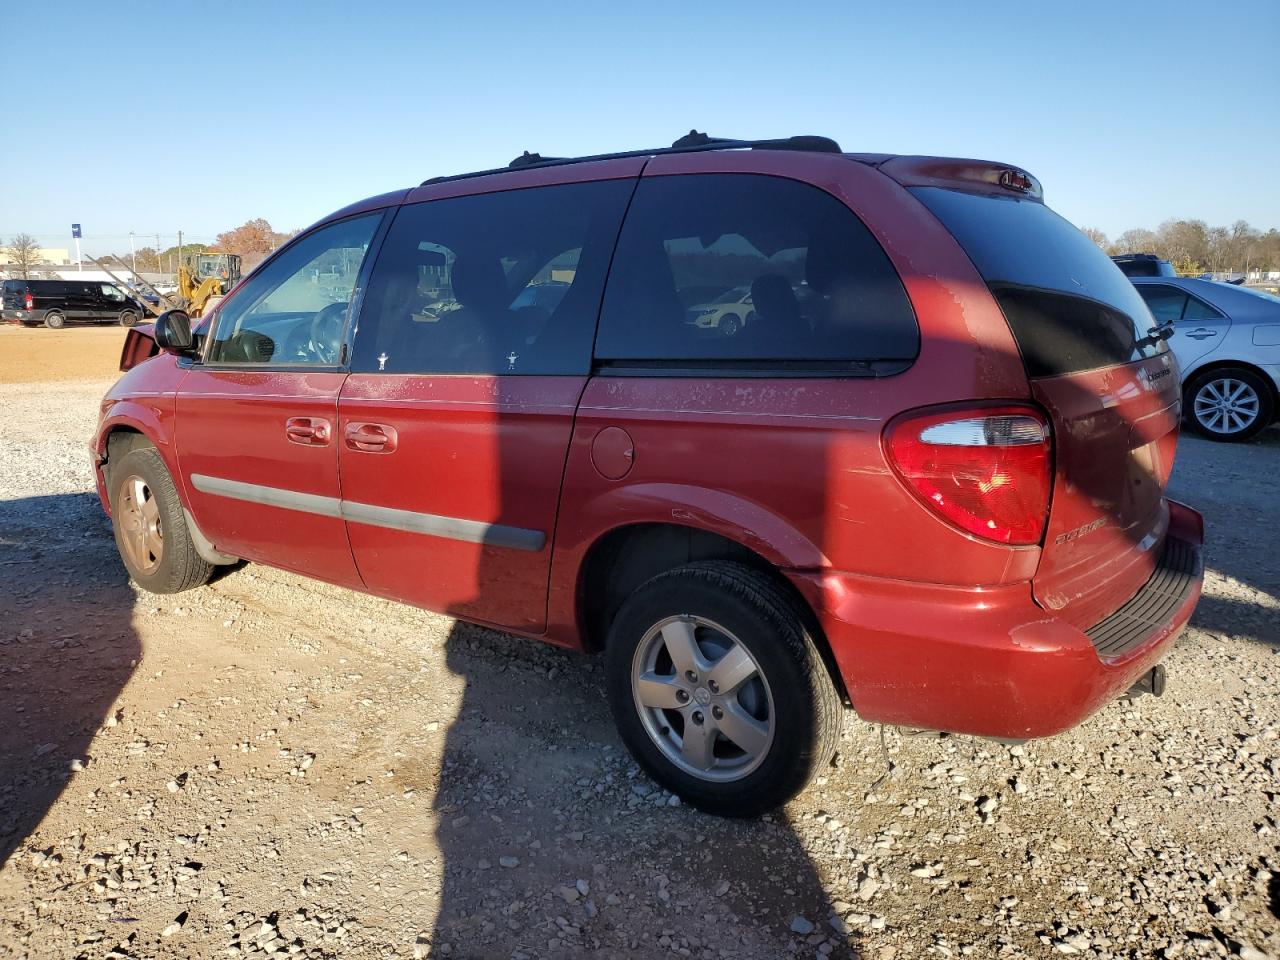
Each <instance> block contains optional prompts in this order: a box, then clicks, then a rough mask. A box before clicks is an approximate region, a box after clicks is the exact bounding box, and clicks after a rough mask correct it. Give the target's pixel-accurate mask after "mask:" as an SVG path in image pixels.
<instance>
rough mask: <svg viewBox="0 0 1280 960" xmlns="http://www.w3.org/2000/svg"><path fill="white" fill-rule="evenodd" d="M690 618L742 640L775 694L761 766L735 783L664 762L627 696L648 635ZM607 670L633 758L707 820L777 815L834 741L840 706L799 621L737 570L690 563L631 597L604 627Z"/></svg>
mask: <svg viewBox="0 0 1280 960" xmlns="http://www.w3.org/2000/svg"><path fill="white" fill-rule="evenodd" d="M690 616H691V617H696V618H699V619H705V620H707V621H712V622H714V623H715V624H717V625H721V626H723V628H724V629H725V631H726V632H727V633H729V634H731V635H732V636H733V637H734V639H735V640H736V641H737V642H738V643H741V644H742V645H743V646H744V647H745V648H746V650H747V652H748V653H749V654H750V656H751V658H752V659H753V660H754V662H755V664H756V665H757V666H758V668H759V671H758V672H759V676H760V678H761V680H763V681H765V682H766V683H767V689H768V690H769V691H770V693H769V694H767V695H768V696H771V697H772V701H771V709H770V717H769V719H770V721H771V723H772V739H771V740H770V741H769V745H768V746H767V747H766V748H764V749H763V750H762V751H761V753H760V754H759V755H760V756H761V757H762V758H763V759H761V760H759V761H758V765H757V766H755V767H754V768H753V769H751V770H750V772H748V773H746V774H745V775H744V776H741V777H739V778H737V779H731V780H726V781H715V780H710V779H706V778H704V777H703V776H698V775H695V774H694V773H691V772H689V771H687V770H686V769H684V768H682V767H681V766H679V765H677V763H676V762H674V761H673V760H671V759H669V758H668V756H667V755H666V754H665V753H664V752H663V749H662V748H661V747H659V745H658V742H657V741H656V740H655V738H654V736H653V735H651V734H650V732H649V730H648V729H647V728H646V721H645V719H644V717H643V713H642V711H643V709H644V708H642V707H641V706H640V705H639V704H638V702H637V698H636V696H635V694H633V683H632V677H633V667H634V666H635V665H636V663H637V662H640V660H641V658H642V654H641V652H640V651H641V650H642V645H644V644H645V638H646V637H647V636H650V635H651V633H652V630H653V628H654V627H655V626H656V625H657V624H660V623H662V622H663V621H668V620H671V619H673V618H682V617H690ZM650 643H652V641H650ZM605 669H606V674H607V683H608V693H609V703H610V707H611V708H612V710H613V716H614V721H615V722H616V724H617V726H618V732H619V733H620V734H621V736H622V740H623V742H624V743H626V745H627V748H628V749H629V750H630V751H631V753H632V755H633V756H634V757H635V758H636V760H637V761H638V762H639V763H640V765H641V766H642V767H643V768H644V769H645V770H646V771H647V772H648V773H649V775H650V776H651V777H653V779H654V780H656V781H657V782H658V783H660V784H662V786H663V787H665V788H666V789H668V790H670V791H671V792H672V793H674V794H676V795H677V796H679V797H680V798H681V799H682V800H683V801H685V802H687V803H689V804H692V805H693V806H695V807H698V808H700V809H702V810H705V811H707V812H709V813H715V814H720V815H723V816H730V817H755V816H758V815H760V814H762V813H767V812H768V811H770V810H773V809H775V808H776V807H778V806H779V805H781V804H783V803H785V802H786V801H787V800H789V799H791V797H793V796H795V794H797V793H798V792H799V791H800V790H801V789H803V788H804V786H805V785H806V784H807V783H808V782H809V781H810V780H811V779H812V778H813V777H814V776H815V775H816V774H817V773H818V772H819V771H820V770H821V769H822V768H823V766H824V765H825V764H827V763H828V762H829V761H830V759H831V757H832V756H833V755H834V754H835V751H836V748H837V746H838V743H839V739H840V729H841V723H842V719H843V705H842V703H841V700H840V696H839V694H838V693H837V691H836V688H835V686H834V685H833V683H832V681H831V677H830V675H829V674H828V673H827V668H826V665H825V664H824V663H823V660H822V656H821V654H820V653H819V652H818V649H817V647H816V646H815V644H814V641H813V638H812V637H811V636H810V634H809V631H808V630H807V629H806V627H805V618H804V617H803V616H802V615H801V614H800V611H799V610H798V609H797V607H796V605H795V603H794V602H793V601H792V599H791V598H790V597H789V596H788V594H787V593H786V592H785V591H784V590H783V589H782V588H781V587H780V586H779V585H778V584H777V583H776V582H774V581H773V580H772V579H770V578H769V577H768V576H766V575H764V574H762V573H760V572H758V571H755V570H752V569H750V568H748V567H744V566H742V565H740V564H737V563H731V562H727V561H720V560H706V561H698V562H696V563H690V564H687V565H685V566H682V567H677V568H676V569H674V570H670V571H668V572H666V573H662V574H659V575H658V576H656V577H654V578H653V579H652V580H649V581H648V582H647V583H645V584H644V585H643V586H641V587H640V588H639V589H638V590H636V592H635V593H633V594H632V595H631V596H630V597H629V598H628V599H627V600H626V602H625V603H623V605H622V608H621V609H620V610H619V611H618V614H617V616H616V617H615V618H614V620H613V624H612V626H611V627H610V629H609V636H608V647H607V649H606V651H605ZM702 682H704V683H706V680H705V679H704V680H703V681H702ZM698 703H703V704H705V703H706V700H704V699H699V700H698ZM688 705H689V706H690V707H696V704H694V703H692V702H689V704H688ZM717 748H718V747H717Z"/></svg>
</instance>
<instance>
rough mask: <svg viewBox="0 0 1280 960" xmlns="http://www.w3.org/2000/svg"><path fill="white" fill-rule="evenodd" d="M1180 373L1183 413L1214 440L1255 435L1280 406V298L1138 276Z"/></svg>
mask: <svg viewBox="0 0 1280 960" xmlns="http://www.w3.org/2000/svg"><path fill="white" fill-rule="evenodd" d="M1131 280H1132V281H1133V284H1134V286H1135V287H1136V288H1137V291H1138V293H1139V295H1140V296H1141V297H1142V299H1143V300H1145V301H1146V302H1147V306H1148V307H1150V308H1151V313H1152V315H1154V316H1155V318H1156V320H1157V321H1158V322H1159V323H1160V324H1162V325H1171V335H1170V337H1169V346H1170V348H1171V349H1172V350H1173V352H1174V355H1175V356H1176V357H1177V358H1178V366H1179V368H1180V369H1181V371H1182V384H1183V387H1182V390H1183V398H1184V399H1183V411H1184V413H1185V414H1186V416H1187V419H1188V420H1189V421H1190V423H1191V424H1192V425H1193V426H1194V427H1195V429H1196V431H1197V432H1198V433H1200V434H1202V435H1203V436H1206V437H1208V438H1210V439H1211V440H1226V441H1240V440H1248V439H1250V438H1252V437H1255V436H1257V435H1258V434H1259V433H1260V432H1261V431H1263V430H1265V429H1266V428H1267V427H1268V426H1269V425H1270V424H1271V423H1273V422H1274V421H1275V418H1276V414H1277V411H1278V410H1280V402H1278V401H1280V297H1274V296H1272V295H1271V294H1268V293H1263V292H1262V291H1260V290H1251V289H1249V288H1248V287H1242V286H1236V285H1234V284H1227V283H1218V282H1216V281H1212V280H1201V279H1198V278H1191V277H1132V278H1131Z"/></svg>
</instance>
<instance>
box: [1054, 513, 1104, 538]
mask: <svg viewBox="0 0 1280 960" xmlns="http://www.w3.org/2000/svg"><path fill="white" fill-rule="evenodd" d="M1106 525H1107V518H1106V517H1099V518H1098V519H1097V520H1094V521H1092V522H1090V523H1086V524H1085V525H1084V526H1083V527H1076V528H1075V529H1074V530H1068V531H1067V532H1066V533H1060V534H1058V535H1057V536H1056V537H1054V538H1053V542H1054V543H1066V542H1067V541H1068V540H1075V539H1077V538H1079V537H1083V536H1084V535H1085V534H1086V533H1093V531H1095V530H1097V529H1098V528H1099V527H1105V526H1106Z"/></svg>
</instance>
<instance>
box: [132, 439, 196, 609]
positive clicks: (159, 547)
mask: <svg viewBox="0 0 1280 960" xmlns="http://www.w3.org/2000/svg"><path fill="white" fill-rule="evenodd" d="M108 467H109V469H108V474H107V482H108V490H109V491H110V494H111V525H112V527H113V528H114V530H115V535H116V547H117V548H118V549H119V550H120V559H121V560H123V561H124V565H125V569H126V570H128V571H129V576H130V577H132V578H133V580H134V582H135V583H137V585H138V586H140V587H142V589H143V590H146V591H148V592H149V593H180V592H182V591H183V590H190V589H192V588H193V587H198V586H200V585H202V584H204V583H205V582H207V581H208V579H209V577H210V576H211V575H212V574H213V565H212V564H210V563H209V562H208V561H206V560H205V559H204V558H202V557H201V556H200V554H199V553H198V552H197V551H196V547H195V542H194V541H193V540H192V539H191V533H190V532H189V531H188V529H187V519H186V516H185V515H184V513H183V510H182V500H181V499H180V498H179V497H178V491H177V488H176V487H175V486H174V483H173V477H171V476H170V475H169V470H168V468H167V467H165V465H164V460H163V459H162V458H161V456H160V454H159V453H157V452H156V449H155V448H154V447H150V446H145V447H137V448H135V449H133V450H131V451H129V452H128V453H127V454H125V455H124V457H123V458H121V460H120V461H119V463H109V464H108Z"/></svg>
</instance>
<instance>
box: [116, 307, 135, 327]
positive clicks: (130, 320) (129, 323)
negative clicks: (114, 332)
mask: <svg viewBox="0 0 1280 960" xmlns="http://www.w3.org/2000/svg"><path fill="white" fill-rule="evenodd" d="M137 323H138V315H137V314H136V313H135V312H134V311H132V310H124V311H121V313H120V326H122V327H133V326H137Z"/></svg>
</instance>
